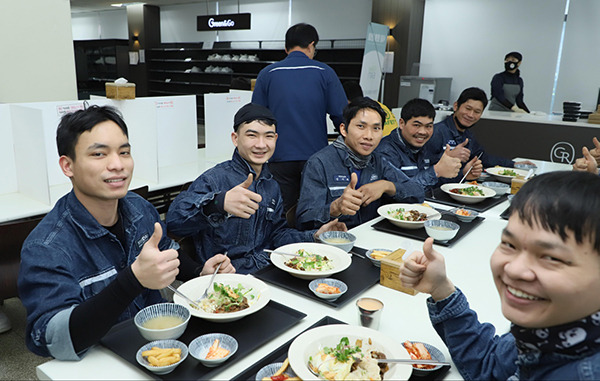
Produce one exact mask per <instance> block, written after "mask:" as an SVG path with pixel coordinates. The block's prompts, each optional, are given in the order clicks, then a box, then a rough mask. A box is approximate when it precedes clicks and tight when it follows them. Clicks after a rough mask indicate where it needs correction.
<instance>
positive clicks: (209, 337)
mask: <svg viewBox="0 0 600 381" xmlns="http://www.w3.org/2000/svg"><path fill="white" fill-rule="evenodd" d="M217 339H218V340H219V347H221V348H225V349H227V350H228V351H229V354H228V355H227V356H225V357H223V358H220V359H207V358H206V355H207V354H208V349H209V348H210V346H211V345H213V343H214V342H215V340H217ZM237 349H238V342H237V340H236V339H235V338H234V337H233V336H229V335H227V334H225V333H208V334H206V335H202V336H198V337H196V338H195V339H194V340H192V342H191V343H190V355H191V356H192V357H193V358H195V359H196V360H198V361H200V362H201V363H202V365H204V366H206V367H208V368H213V367H215V366H219V365H221V364H222V363H224V362H225V361H227V360H229V358H230V357H231V356H233V354H234V353H235V352H236V351H237Z"/></svg>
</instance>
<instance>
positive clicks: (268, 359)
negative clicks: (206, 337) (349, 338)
mask: <svg viewBox="0 0 600 381" xmlns="http://www.w3.org/2000/svg"><path fill="white" fill-rule="evenodd" d="M329 324H346V323H344V322H342V321H339V320H337V319H334V318H332V317H331V316H325V317H324V318H323V319H321V320H319V321H318V322H316V323H315V324H313V325H312V326H310V327H309V328H307V329H306V330H304V331H303V332H302V333H304V332H306V331H308V330H309V329H313V328H316V327H320V326H323V325H329ZM302 333H300V334H298V335H297V336H296V337H298V336H300V335H301V334H302ZM296 337H294V338H292V339H291V340H290V341H288V342H287V343H285V344H283V345H281V346H280V347H279V348H277V349H275V350H274V351H273V352H271V353H269V354H268V355H266V356H265V357H263V358H262V359H260V360H258V361H257V362H255V363H254V364H253V365H252V366H250V367H249V368H248V369H246V370H244V371H243V372H241V373H239V374H238V375H237V376H235V377H233V378H232V379H231V380H230V381H247V380H254V379H255V377H256V373H258V371H259V370H261V369H262V367H263V366H266V365H269V364H272V363H275V362H283V361H284V360H285V358H286V357H287V356H288V349H289V347H290V345H291V344H292V342H293V341H294V340H295V339H296ZM449 370H450V365H444V366H443V367H441V368H440V369H438V370H436V371H435V372H431V373H429V374H427V375H426V376H421V375H416V374H413V375H412V376H411V377H410V378H409V380H410V381H415V380H441V379H443V378H444V376H445V375H446V373H448V371H449Z"/></svg>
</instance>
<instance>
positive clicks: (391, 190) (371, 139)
mask: <svg viewBox="0 0 600 381" xmlns="http://www.w3.org/2000/svg"><path fill="white" fill-rule="evenodd" d="M384 121H385V112H384V111H383V110H382V109H381V107H380V106H379V104H378V103H377V102H375V101H374V100H372V99H370V98H366V97H363V98H355V99H354V100H352V102H350V103H349V104H348V106H346V108H345V109H344V122H343V123H342V124H341V125H340V133H341V136H339V137H338V138H337V140H336V141H334V142H333V144H331V145H329V146H327V147H325V148H323V149H322V150H320V151H319V152H317V153H315V154H314V155H313V156H312V157H311V158H310V159H309V160H308V161H307V162H306V165H305V166H304V170H303V171H302V186H301V189H300V199H299V201H298V208H297V210H296V216H297V222H298V224H299V225H300V226H301V227H304V228H312V227H314V226H318V225H320V224H322V223H324V222H327V221H329V220H330V219H332V218H338V217H339V220H340V221H342V222H345V223H346V225H347V226H348V227H349V228H350V227H354V226H357V225H360V224H362V223H363V222H366V221H369V220H371V219H373V218H375V217H377V216H378V214H377V208H378V207H379V206H380V205H381V204H382V196H384V195H386V196H387V197H388V201H392V200H393V201H396V202H422V201H423V198H424V191H423V187H421V186H420V185H419V184H418V183H416V182H414V181H411V180H410V179H409V178H408V177H407V176H406V175H405V174H404V173H402V171H400V170H399V169H398V168H396V167H395V166H394V165H392V164H391V163H389V162H388V161H387V159H385V158H383V157H381V156H379V155H378V154H376V153H374V152H373V151H374V150H375V148H377V145H378V144H379V142H380V141H381V137H382V131H383V124H384Z"/></svg>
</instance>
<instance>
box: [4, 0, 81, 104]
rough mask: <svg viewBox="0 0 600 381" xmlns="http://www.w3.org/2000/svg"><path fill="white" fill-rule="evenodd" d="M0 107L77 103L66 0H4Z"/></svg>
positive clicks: (73, 59) (69, 13)
mask: <svg viewBox="0 0 600 381" xmlns="http://www.w3.org/2000/svg"><path fill="white" fill-rule="evenodd" d="M0 36H1V37H0V51H1V52H2V53H1V55H0V57H1V58H0V83H1V84H2V85H0V102H1V103H15V102H41V101H58V100H68V99H77V81H76V76H75V56H74V51H73V36H72V32H71V7H70V3H69V0H27V1H8V0H3V1H2V5H1V11H0Z"/></svg>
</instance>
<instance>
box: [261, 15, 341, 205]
mask: <svg viewBox="0 0 600 381" xmlns="http://www.w3.org/2000/svg"><path fill="white" fill-rule="evenodd" d="M318 42H319V35H318V33H317V30H316V29H315V28H314V27H313V26H312V25H308V24H303V23H301V24H296V25H294V26H292V27H290V28H289V29H288V31H287V32H286V34H285V52H286V53H287V55H288V56H287V57H286V58H285V59H284V60H282V61H280V62H277V63H274V64H271V65H269V66H267V67H266V68H264V69H263V70H261V72H260V73H259V74H258V78H257V80H256V85H255V88H254V93H253V95H252V102H253V103H258V104H260V105H263V106H265V107H267V108H268V109H269V110H271V112H272V113H273V114H274V115H275V119H276V120H277V133H278V135H279V138H278V140H277V148H276V149H275V153H274V155H273V157H272V158H271V160H270V162H269V170H270V171H271V173H272V174H273V177H274V178H275V180H277V182H278V183H279V187H280V188H281V196H282V198H283V207H284V211H287V210H289V209H290V208H291V207H293V206H294V205H295V204H296V203H297V201H298V197H299V195H300V178H301V174H302V168H304V163H305V162H306V160H308V158H309V157H310V156H311V155H312V154H314V153H315V152H317V151H319V150H320V149H322V148H324V147H325V146H327V124H326V119H325V118H326V114H329V115H330V118H331V120H332V121H333V124H334V125H335V126H336V128H337V127H339V125H340V123H341V122H342V111H343V109H344V107H345V106H346V104H347V101H346V95H345V93H344V88H343V87H342V84H341V82H340V80H339V78H338V77H337V74H336V73H335V72H334V71H333V69H331V68H330V67H329V66H328V65H326V64H324V63H321V62H318V61H315V60H314V59H313V58H314V57H315V54H316V46H317V43H318Z"/></svg>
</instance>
